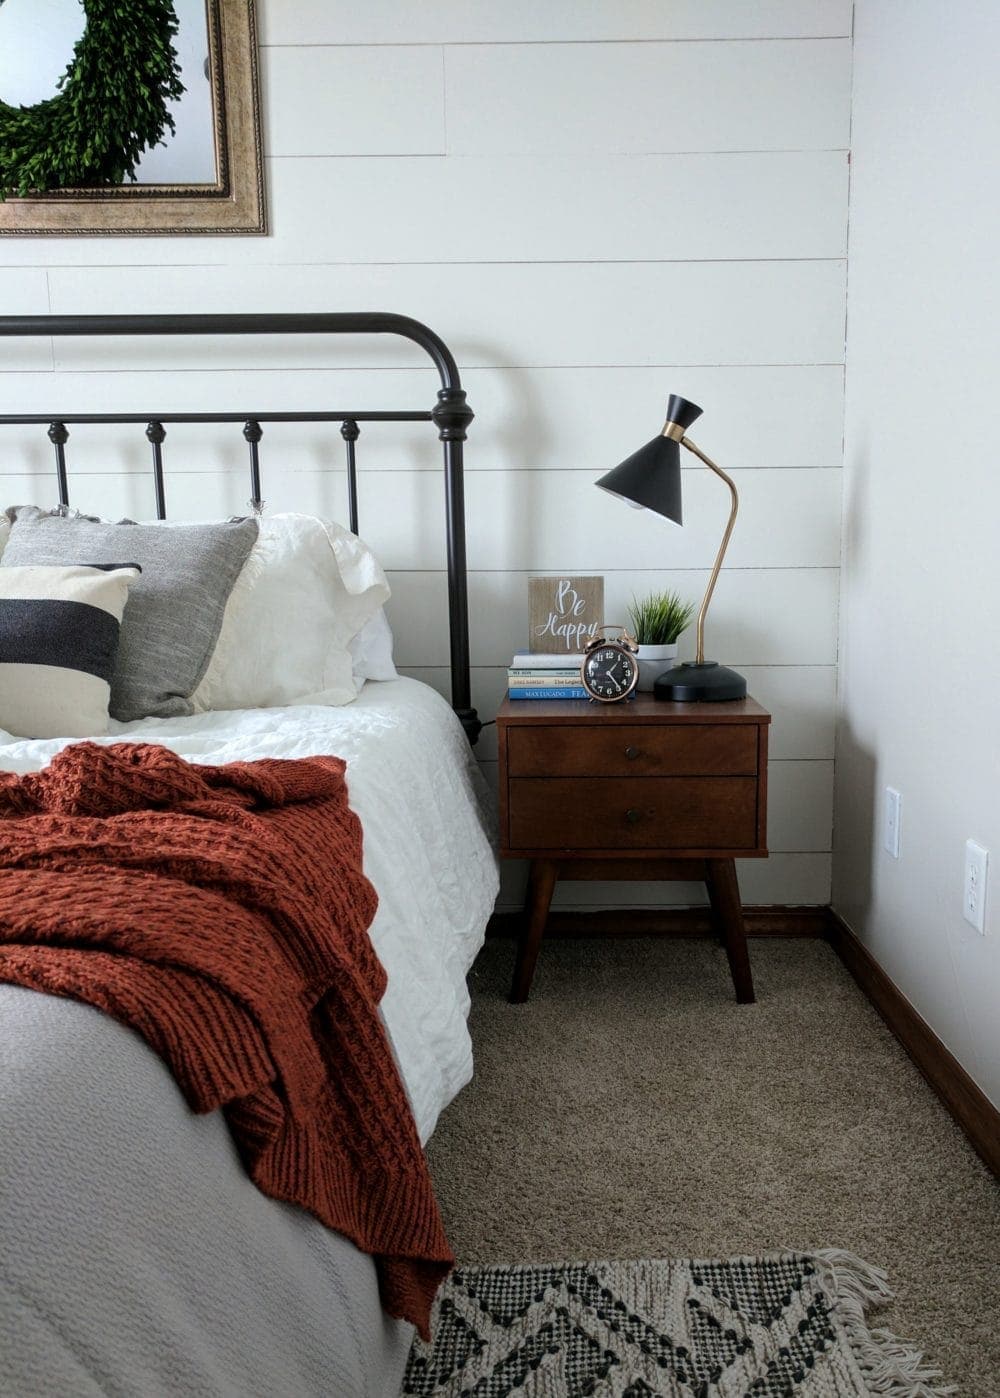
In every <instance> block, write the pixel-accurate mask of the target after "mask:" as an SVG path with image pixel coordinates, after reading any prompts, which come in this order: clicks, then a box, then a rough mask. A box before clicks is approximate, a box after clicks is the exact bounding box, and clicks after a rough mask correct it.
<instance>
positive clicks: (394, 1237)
mask: <svg viewBox="0 0 1000 1398" xmlns="http://www.w3.org/2000/svg"><path fill="white" fill-rule="evenodd" d="M344 767H345V764H344V763H343V762H342V761H341V760H340V759H339V758H335V757H316V758H300V759H296V760H287V759H286V760H278V759H265V760H262V761H256V762H241V763H232V764H230V765H228V766H222V767H208V766H197V765H194V764H191V763H187V762H185V761H184V760H183V759H182V758H180V757H177V756H176V755H175V754H173V753H172V752H170V751H169V750H167V749H166V748H162V747H159V746H153V745H147V744H124V743H123V744H116V745H113V746H99V745H97V744H94V743H77V744H74V745H73V746H71V747H69V748H66V749H64V750H63V751H62V752H60V753H58V754H57V755H56V757H54V758H53V760H52V762H51V763H50V765H49V766H48V767H47V768H45V769H44V770H43V771H41V772H38V773H32V774H30V775H28V776H22V777H18V776H13V775H10V774H7V773H0V980H2V981H10V982H14V983H16V984H19V985H23V986H28V987H31V988H33V989H36V990H40V991H45V992H47V993H49V994H52V995H63V996H70V997H72V998H74V999H77V1000H83V1001H86V1002H87V1003H88V1004H91V1005H95V1006H97V1007H98V1008H100V1009H102V1010H104V1011H106V1012H107V1013H108V1014H110V1015H113V1016H114V1017H115V1018H116V1019H118V1020H120V1021H122V1022H123V1023H125V1024H127V1025H129V1026H130V1027H131V1028H132V1029H133V1030H135V1032H136V1033H138V1034H140V1035H142V1037H143V1038H144V1039H146V1041H147V1042H148V1043H149V1044H150V1046H151V1047H152V1048H153V1049H155V1051H156V1052H157V1053H158V1054H160V1056H161V1057H162V1058H163V1059H164V1060H165V1061H166V1063H167V1064H168V1065H169V1067H170V1069H171V1071H172V1073H173V1075H174V1077H175V1079H176V1081H177V1084H178V1086H179V1087H180V1089H181V1091H182V1092H183V1094H184V1096H185V1098H186V1099H187V1101H188V1103H189V1105H190V1106H191V1107H192V1109H193V1110H194V1111H196V1112H211V1111H214V1110H215V1109H216V1108H219V1107H221V1108H222V1109H223V1111H224V1112H225V1115H226V1119H227V1121H228V1124H229V1128H230V1130H231V1132H232V1134H233V1137H234V1139H235V1141H236V1144H237V1148H238V1150H239V1152H240V1155H241V1157H242V1159H243V1162H244V1164H245V1167H246V1169H247V1172H248V1173H249V1175H250V1177H251V1178H252V1179H253V1180H254V1182H255V1183H256V1184H257V1185H258V1187H259V1188H260V1189H261V1190H263V1191H264V1193H266V1194H269V1195H272V1196H273V1197H274V1198H277V1199H284V1200H288V1201H290V1202H292V1203H296V1204H299V1205H301V1206H302V1207H304V1208H306V1209H309V1210H310V1211H311V1212H312V1213H314V1214H315V1215H316V1216H317V1217H318V1218H319V1219H321V1220H322V1222H323V1223H325V1224H326V1225H327V1226H329V1227H330V1228H335V1229H337V1230H338V1231H339V1232H341V1233H344V1234H345V1235H346V1236H347V1237H348V1238H350V1239H351V1240H352V1241H353V1242H354V1243H356V1244H357V1246H358V1247H360V1248H361V1249H363V1250H364V1251H366V1252H369V1253H371V1254H373V1255H374V1257H375V1259H376V1262H377V1264H378V1269H379V1280H380V1288H381V1293H382V1301H383V1305H384V1307H385V1309H386V1310H387V1311H388V1312H389V1314H390V1315H393V1316H400V1317H403V1318H405V1319H407V1320H410V1321H412V1322H413V1323H414V1324H415V1325H416V1326H417V1328H418V1329H419V1330H420V1332H421V1334H423V1335H425V1336H426V1334H427V1326H428V1317H429V1311H430V1304H431V1301H432V1300H433V1297H434V1294H435V1291H436V1290H437V1287H438V1285H439V1283H440V1281H441V1280H442V1278H443V1277H444V1276H445V1275H446V1274H447V1272H448V1270H449V1268H450V1266H451V1264H452V1262H453V1258H452V1255H451V1253H450V1251H449V1248H448V1244H447V1241H446V1239H445V1236H444V1232H443V1228H442V1225H441V1220H440V1216H439V1213H438V1209H437V1204H436V1201H435V1199H434V1195H433V1190H432V1186H431V1182H430V1177H429V1175H428V1172H427V1166H426V1162H425V1159H424V1155H423V1151H422V1149H421V1146H420V1142H419V1139H418V1136H417V1132H416V1128H415V1126H414V1123H413V1118H412V1114H411V1112H410V1109H409V1104H408V1103H407V1100H406V1095H405V1092H404V1090H403V1087H402V1084H401V1082H400V1080H399V1075H398V1072H397V1070H396V1066H395V1063H394V1060H393V1057H392V1052H391V1050H390V1048H389V1045H388V1043H387V1040H386V1037H385V1033H384V1031H383V1028H382V1025H381V1021H380V1019H379V1015H378V1002H379V1000H380V999H381V996H382V993H383V991H384V989H385V973H384V971H383V970H382V967H381V965H380V964H379V961H378V959H377V957H376V956H375V953H374V951H373V950H372V947H371V944H370V942H369V939H368V936H367V928H368V926H369V924H370V922H371V919H372V917H373V916H374V913H375V908H376V895H375V891H374V889H373V888H372V886H371V884H370V883H369V882H368V880H367V879H366V878H365V877H364V874H363V873H362V867H361V838H362V837H361V826H360V822H359V821H358V819H357V817H356V816H355V815H354V813H353V812H352V811H351V810H350V808H349V806H348V800H347V784H346V781H345V779H344Z"/></svg>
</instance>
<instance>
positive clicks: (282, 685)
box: [192, 514, 389, 713]
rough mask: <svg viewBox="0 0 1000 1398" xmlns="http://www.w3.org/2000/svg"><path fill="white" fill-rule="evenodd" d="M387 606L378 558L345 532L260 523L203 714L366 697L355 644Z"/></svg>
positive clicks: (288, 519)
mask: <svg viewBox="0 0 1000 1398" xmlns="http://www.w3.org/2000/svg"><path fill="white" fill-rule="evenodd" d="M388 597H389V584H388V583H387V582H386V578H385V574H384V573H383V571H382V569H381V567H380V565H379V563H378V560H377V559H376V557H375V555H374V554H373V553H372V551H371V550H370V549H369V548H368V546H367V545H366V544H364V543H363V542H362V540H360V539H359V538H357V537H356V536H355V535H354V534H351V533H349V531H348V530H346V529H344V528H343V527H342V526H341V525H339V524H334V523H333V522H332V521H329V520H320V519H314V518H313V517H312V516H310V515H297V514H279V515H272V516H270V517H269V518H264V519H261V521H260V534H259V536H258V539H257V542H256V544H255V545H254V547H253V549H252V550H251V552H250V556H249V558H248V559H247V561H246V564H245V566H244V568H243V572H242V573H241V574H240V576H239V578H238V579H237V581H236V584H235V586H234V587H233V590H232V592H231V593H230V595H229V602H228V605H227V606H226V612H225V616H224V617H223V620H222V630H221V632H220V633H219V641H218V644H217V646H216V648H215V654H214V655H213V656H212V659H211V661H210V662H209V666H208V670H207V671H206V673H205V677H204V679H203V680H202V682H201V684H200V685H199V686H198V688H197V689H196V690H195V692H194V695H193V696H192V702H193V703H194V707H195V712H197V713H201V712H204V711H205V710H208V709H252V708H266V707H272V706H277V705H282V704H307V703H314V704H349V703H350V702H351V700H352V699H354V698H355V697H356V696H357V692H358V688H359V687H360V686H359V684H356V683H355V680H354V674H353V666H352V662H351V654H350V650H349V646H350V643H351V641H352V639H353V638H354V637H355V636H357V634H358V632H359V631H360V630H361V629H362V627H363V626H364V625H365V623H366V622H367V621H369V620H370V619H371V618H372V617H373V616H374V615H375V613H376V612H378V610H379V608H380V607H381V606H382V604H383V603H384V602H385V601H387V600H388Z"/></svg>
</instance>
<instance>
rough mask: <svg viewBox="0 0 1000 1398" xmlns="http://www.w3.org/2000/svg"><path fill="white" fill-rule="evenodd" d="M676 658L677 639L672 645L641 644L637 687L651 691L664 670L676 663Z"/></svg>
mask: <svg viewBox="0 0 1000 1398" xmlns="http://www.w3.org/2000/svg"><path fill="white" fill-rule="evenodd" d="M676 660H677V642H676V641H675V642H674V644H673V645H671V646H640V647H639V684H638V686H637V688H638V689H640V690H642V691H644V692H647V693H648V692H649V691H651V690H652V688H653V685H654V684H655V683H656V681H657V680H658V679H659V677H660V675H662V674H663V672H664V670H669V669H670V667H671V666H672V665H673V664H675V663H676Z"/></svg>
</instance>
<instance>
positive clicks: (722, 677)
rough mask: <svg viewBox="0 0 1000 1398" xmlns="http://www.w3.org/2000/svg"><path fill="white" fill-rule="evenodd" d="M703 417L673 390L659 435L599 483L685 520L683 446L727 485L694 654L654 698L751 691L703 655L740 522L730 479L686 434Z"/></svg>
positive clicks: (712, 697)
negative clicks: (707, 625) (723, 525)
mask: <svg viewBox="0 0 1000 1398" xmlns="http://www.w3.org/2000/svg"><path fill="white" fill-rule="evenodd" d="M700 416H701V408H699V407H698V406H697V404H695V403H691V402H689V401H688V399H686V398H681V397H680V396H679V395H678V394H676V393H672V394H671V395H670V400H669V402H668V404H667V420H666V422H665V423H664V426H663V431H662V432H661V433H660V435H659V436H658V437H654V438H653V440H652V441H651V442H647V443H646V445H645V446H643V447H640V448H639V450H638V451H637V452H634V453H633V454H632V455H631V456H630V457H627V458H626V460H624V461H623V462H622V463H621V464H620V465H619V466H616V467H615V468H614V469H613V470H611V471H608V473H607V474H606V475H604V476H602V477H601V479H600V480H599V481H598V482H597V484H598V485H599V486H600V487H601V489H602V490H607V491H608V492H609V493H610V494H612V495H617V496H618V497H619V499H622V500H626V501H627V502H628V503H629V504H630V505H636V506H638V507H639V508H640V509H647V510H654V511H655V512H656V513H657V514H661V515H664V516H665V517H666V518H667V519H671V520H673V521H674V523H675V524H683V517H682V514H683V512H682V509H681V466H680V448H681V447H685V448H686V449H687V450H688V451H689V452H691V453H692V455H694V456H696V457H697V458H698V460H699V461H701V462H703V463H704V465H706V466H707V467H708V468H709V470H710V471H714V473H715V474H716V475H717V476H718V477H719V478H720V480H723V481H725V483H726V485H727V486H728V487H729V495H730V509H729V520H728V523H727V524H726V528H725V532H724V533H723V535H722V542H721V543H720V545H719V551H718V553H717V554H716V556H715V563H714V565H713V567H712V572H711V574H710V576H709V579H708V586H707V587H706V589H705V595H704V597H703V598H702V602H701V607H700V608H699V610H698V628H697V652H696V658H695V659H694V660H687V661H684V662H683V663H682V664H680V665H676V666H674V667H673V668H672V669H670V670H666V671H665V672H664V673H663V674H662V675H660V676H659V678H658V679H657V681H656V684H655V685H654V687H653V695H654V697H655V698H657V699H671V700H675V701H680V702H685V701H694V700H701V701H707V702H712V701H718V700H728V699H743V698H745V697H746V692H747V682H746V680H745V679H744V678H743V676H742V675H739V674H737V673H736V671H735V670H730V669H728V668H727V667H726V666H725V665H720V664H719V663H718V661H715V660H706V659H705V617H706V616H707V615H708V606H709V603H710V602H711V600H712V594H713V592H714V591H715V584H716V582H717V581H718V578H719V571H720V569H721V568H722V560H723V559H724V558H725V556H726V549H727V548H728V546H729V540H730V538H731V536H732V532H733V526H734V525H735V523H736V515H737V512H738V510H739V504H740V501H739V495H738V493H737V490H736V486H735V484H734V482H733V480H732V478H731V477H730V476H728V475H727V474H726V472H725V471H724V470H723V469H722V467H721V466H719V465H718V464H717V463H716V462H714V461H713V460H712V458H711V457H710V456H707V455H706V454H705V453H704V452H703V451H702V450H701V448H700V447H699V446H697V445H696V444H695V443H694V442H692V440H691V438H690V437H688V436H687V429H688V428H689V427H690V426H691V424H692V423H693V422H694V421H695V420H696V419H697V418H699V417H700Z"/></svg>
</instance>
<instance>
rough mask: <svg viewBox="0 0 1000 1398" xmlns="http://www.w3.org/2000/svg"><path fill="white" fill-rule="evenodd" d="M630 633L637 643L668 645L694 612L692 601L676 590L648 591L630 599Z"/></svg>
mask: <svg viewBox="0 0 1000 1398" xmlns="http://www.w3.org/2000/svg"><path fill="white" fill-rule="evenodd" d="M628 614H629V619H630V621H631V622H632V635H633V636H634V637H635V639H636V640H637V641H638V643H639V645H640V646H671V645H673V643H674V642H675V641H676V640H677V637H678V636H679V635H680V634H681V632H682V631H683V630H684V628H685V627H686V626H687V625H688V623H689V622H690V620H691V617H692V616H693V615H694V603H693V602H685V601H684V600H683V599H682V598H681V597H680V596H679V595H678V594H677V593H676V592H651V593H650V594H649V596H648V597H643V598H641V599H636V598H635V597H633V598H632V602H631V605H630V606H629V609H628Z"/></svg>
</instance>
